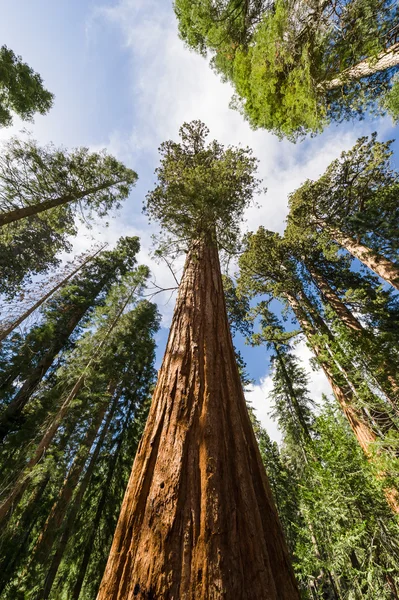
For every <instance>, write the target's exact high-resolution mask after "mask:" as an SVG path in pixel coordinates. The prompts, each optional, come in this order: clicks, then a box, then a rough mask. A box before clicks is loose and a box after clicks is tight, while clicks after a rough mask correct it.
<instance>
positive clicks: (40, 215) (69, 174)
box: [0, 137, 137, 294]
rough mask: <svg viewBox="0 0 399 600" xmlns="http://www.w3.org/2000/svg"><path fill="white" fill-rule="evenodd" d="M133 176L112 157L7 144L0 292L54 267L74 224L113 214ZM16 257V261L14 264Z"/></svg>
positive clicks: (0, 213) (0, 207)
mask: <svg viewBox="0 0 399 600" xmlns="http://www.w3.org/2000/svg"><path fill="white" fill-rule="evenodd" d="M136 180H137V175H136V173H135V172H134V171H132V170H131V169H128V168H127V167H125V166H124V165H123V164H122V163H120V162H119V161H117V160H116V159H115V158H114V157H113V156H110V155H108V154H106V152H105V151H103V152H89V150H88V149H87V148H78V149H76V150H74V151H72V152H69V151H67V150H65V149H64V148H56V147H54V146H53V145H51V144H50V145H48V146H44V147H42V146H39V145H38V143H37V142H36V141H34V140H32V139H27V140H23V139H19V138H15V137H14V138H11V140H9V141H7V142H5V143H3V146H2V151H1V154H0V248H1V249H2V250H1V259H0V273H1V276H2V277H1V279H2V283H1V287H0V291H1V292H3V293H7V294H12V293H14V292H15V289H18V286H19V285H20V284H21V283H22V282H24V280H26V278H27V277H29V276H30V275H32V274H35V273H42V272H44V271H46V270H47V269H48V268H49V267H50V266H52V265H54V264H57V257H56V254H57V252H59V251H60V250H68V249H69V246H70V243H69V241H68V236H71V235H76V232H77V218H83V219H84V220H85V221H90V220H91V219H92V218H93V217H94V216H95V215H97V216H100V217H104V216H106V215H107V214H108V213H109V212H110V211H111V210H112V209H116V208H119V207H120V206H121V202H122V201H123V200H125V199H126V198H127V196H128V195H129V192H130V190H131V189H132V187H133V185H134V184H135V182H136ZM15 256H17V259H16V258H15Z"/></svg>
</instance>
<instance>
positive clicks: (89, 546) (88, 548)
mask: <svg viewBox="0 0 399 600" xmlns="http://www.w3.org/2000/svg"><path fill="white" fill-rule="evenodd" d="M133 407H134V404H131V405H130V408H129V410H128V413H127V415H126V418H125V421H124V425H123V429H122V431H121V434H120V436H119V439H118V441H117V445H116V448H115V450H114V453H113V454H112V457H111V462H110V464H109V466H108V472H107V477H106V480H105V482H104V485H103V492H102V494H101V496H100V500H99V503H98V505H97V510H96V514H95V517H94V520H93V521H92V522H91V524H90V536H89V539H88V540H87V542H86V544H85V546H84V551H83V556H82V562H81V564H80V567H79V572H78V575H77V577H76V580H75V585H74V587H73V591H72V596H71V600H79V596H80V592H81V589H82V586H83V582H84V579H85V576H86V571H87V567H88V566H89V561H90V557H91V553H92V550H93V544H94V541H95V538H96V535H97V530H98V527H99V525H100V521H101V517H102V514H103V511H104V508H105V505H106V502H107V499H108V493H109V489H110V485H111V482H112V479H113V476H114V473H115V469H116V465H117V462H118V458H119V454H120V452H121V449H122V444H123V441H124V439H125V435H126V430H127V427H128V424H129V420H130V417H131V413H132V411H133Z"/></svg>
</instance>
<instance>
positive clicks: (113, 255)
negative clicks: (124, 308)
mask: <svg viewBox="0 0 399 600" xmlns="http://www.w3.org/2000/svg"><path fill="white" fill-rule="evenodd" d="M138 249H139V242H138V239H137V238H123V239H121V240H120V241H119V243H118V244H117V246H116V248H115V250H111V251H105V252H103V253H102V255H101V256H99V257H97V258H96V259H94V260H93V261H92V262H91V263H90V264H88V265H87V266H86V267H85V268H84V269H83V270H82V271H81V273H79V275H77V276H75V278H74V279H72V281H71V282H70V283H68V284H67V285H66V286H65V287H64V288H63V289H62V290H60V291H59V292H58V294H57V295H56V296H54V297H53V298H51V300H50V301H49V302H48V304H47V306H46V308H45V309H44V317H45V321H44V323H43V324H39V325H37V326H36V327H35V328H34V329H33V330H32V331H31V332H29V334H28V336H27V340H26V342H25V343H24V344H23V346H22V348H21V351H20V352H19V353H18V354H17V355H16V356H15V357H14V360H12V361H11V362H10V366H9V369H8V374H7V375H6V376H5V380H6V381H5V383H6V390H5V391H6V392H7V395H5V396H3V402H4V404H3V406H4V410H3V412H2V414H1V417H0V435H1V438H2V439H4V437H5V436H6V435H8V434H9V433H10V432H11V431H13V430H15V428H18V420H19V419H20V417H21V415H22V412H23V410H24V408H25V406H26V404H27V403H28V402H29V400H30V398H31V396H32V394H33V393H34V392H35V390H36V389H37V387H38V385H39V384H40V382H41V381H42V380H43V378H44V377H45V375H46V373H47V372H48V370H49V369H50V368H51V366H52V364H53V362H54V360H55V359H56V357H57V355H58V354H59V353H60V352H61V351H62V350H63V348H65V347H66V346H67V345H68V344H69V342H70V337H71V336H72V334H73V332H74V331H75V329H76V327H77V326H78V325H79V323H80V322H81V320H82V319H83V318H84V317H85V315H87V314H88V311H90V309H92V308H93V306H94V305H95V303H96V300H97V299H98V298H99V296H100V294H104V292H106V291H107V289H109V287H110V286H111V285H112V283H113V282H115V281H116V280H117V279H118V277H120V276H121V275H123V274H124V273H126V272H127V271H128V270H130V269H131V268H132V267H133V266H134V264H135V262H136V258H135V256H136V253H137V252H138ZM32 351H33V352H34V355H33V358H32V357H30V359H29V361H27V360H26V358H27V355H28V356H29V354H31V353H32ZM16 380H18V381H19V382H20V381H21V380H22V382H23V383H22V385H18V386H17V387H11V391H10V383H12V382H14V381H16Z"/></svg>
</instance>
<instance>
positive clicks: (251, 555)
mask: <svg viewBox="0 0 399 600" xmlns="http://www.w3.org/2000/svg"><path fill="white" fill-rule="evenodd" d="M128 598H129V599H130V598H132V599H133V598H137V599H138V600H139V599H144V598H146V599H149V598H153V599H155V598H156V599H157V600H211V599H212V600H216V599H221V598H226V599H228V600H236V599H238V598H240V600H254V599H256V600H277V599H278V600H291V599H295V600H299V593H298V590H297V587H296V583H295V580H294V576H293V571H292V568H291V565H290V561H289V557H288V552H287V548H286V545H285V542H284V539H283V534H282V530H281V526H280V523H279V520H278V517H277V513H276V510H275V507H274V503H273V500H272V494H271V490H270V487H269V484H268V481H267V477H266V474H265V471H264V467H263V465H262V461H261V457H260V454H259V450H258V447H257V443H256V440H255V436H254V433H253V431H252V427H251V424H250V420H249V416H248V412H247V408H246V404H245V399H244V395H243V391H242V387H241V382H240V377H239V373H238V369H237V366H236V363H235V357H234V350H233V345H232V340H231V335H230V331H229V327H228V322H227V314H226V308H225V303H224V296H223V288H222V280H221V274H220V266H219V259H218V254H217V250H216V248H215V247H212V246H206V245H205V244H197V245H195V247H193V248H192V250H191V252H190V253H189V255H188V257H187V260H186V265H185V271H184V275H183V278H182V282H181V284H180V289H179V294H178V298H177V303H176V307H175V312H174V317H173V321H172V325H171V329H170V334H169V340H168V345H167V348H166V352H165V356H164V360H163V364H162V367H161V369H160V372H159V378H158V383H157V386H156V389H155V392H154V395H153V401H152V406H151V411H150V415H149V418H148V422H147V425H146V428H145V432H144V435H143V439H142V441H141V443H140V446H139V449H138V453H137V455H136V459H135V461H134V465H133V470H132V474H131V477H130V481H129V484H128V487H127V491H126V495H125V498H124V501H123V505H122V510H121V514H120V517H119V522H118V525H117V529H116V533H115V537H114V541H113V544H112V548H111V552H110V556H109V559H108V564H107V567H106V570H105V574H104V577H103V581H102V584H101V587H100V591H99V594H98V600H122V599H123V600H127V599H128Z"/></svg>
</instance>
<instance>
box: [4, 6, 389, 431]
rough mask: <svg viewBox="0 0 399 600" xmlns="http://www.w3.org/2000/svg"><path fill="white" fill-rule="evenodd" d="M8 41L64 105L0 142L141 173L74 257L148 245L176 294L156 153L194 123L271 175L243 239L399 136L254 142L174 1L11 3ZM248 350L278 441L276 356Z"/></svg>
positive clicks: (320, 380)
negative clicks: (357, 153) (328, 176)
mask: <svg viewBox="0 0 399 600" xmlns="http://www.w3.org/2000/svg"><path fill="white" fill-rule="evenodd" d="M0 40H1V44H6V45H8V46H9V47H10V48H12V49H13V50H14V52H15V53H16V54H20V55H22V57H23V59H24V60H25V61H26V62H28V63H29V64H30V65H31V66H32V67H33V68H34V69H35V70H36V71H38V72H39V73H40V74H41V76H42V77H43V79H44V81H45V84H46V86H47V87H48V89H49V90H51V91H52V92H53V93H54V94H55V96H56V98H55V104H54V108H53V109H52V110H51V112H50V113H49V114H48V115H47V116H45V117H37V118H36V119H35V123H34V124H33V125H31V124H22V123H21V122H18V121H17V120H16V121H15V125H14V127H13V128H11V129H7V130H4V129H3V130H0V138H3V139H4V138H7V137H9V136H10V135H13V134H15V133H18V132H19V131H20V130H21V129H22V128H24V127H25V128H27V129H29V130H30V131H32V132H33V135H34V137H35V138H36V139H37V140H39V141H40V142H42V143H47V142H50V141H52V142H54V143H55V144H56V145H64V146H67V147H76V146H88V147H90V148H92V149H100V148H107V150H108V151H109V152H110V153H113V154H115V155H116V156H117V157H118V158H119V159H120V160H123V161H124V162H125V163H126V164H127V165H129V166H131V167H132V168H134V169H135V170H136V171H137V172H138V174H139V182H138V185H137V186H136V188H135V190H134V192H133V194H132V195H131V197H130V198H129V200H128V201H127V202H126V204H125V206H124V208H123V209H122V210H121V211H120V212H119V213H118V214H117V215H116V216H115V218H113V219H112V220H111V221H110V225H109V227H108V228H104V227H103V226H102V225H101V224H99V225H98V226H96V227H94V228H93V229H92V230H91V231H90V232H89V231H87V230H85V229H83V228H82V229H81V230H80V232H79V236H78V238H77V239H76V240H75V250H76V251H81V250H83V249H86V248H88V247H89V246H90V244H92V243H93V239H94V240H103V239H106V240H108V241H109V242H110V243H114V242H115V241H116V239H117V238H118V237H119V236H121V235H139V236H140V238H141V240H142V250H141V254H140V259H141V260H142V261H143V262H145V263H146V264H149V265H150V266H151V268H152V270H153V273H154V278H155V280H156V282H157V284H159V285H161V286H165V287H168V286H170V285H173V280H172V281H171V278H170V275H169V273H168V272H167V269H165V267H164V266H162V265H157V264H156V263H154V261H153V260H152V259H151V256H150V255H151V234H152V233H155V232H156V228H155V227H149V225H148V224H147V219H146V217H145V216H144V215H142V213H141V207H142V200H143V198H144V196H145V194H146V192H147V191H148V190H149V189H151V188H152V186H153V184H154V181H155V177H154V174H153V173H154V169H155V167H156V166H157V161H158V157H157V148H158V146H159V144H160V143H161V142H162V141H164V140H165V139H171V138H172V139H177V134H178V129H179V127H180V125H181V124H182V123H183V121H188V120H191V119H201V120H203V121H204V122H205V123H206V124H207V125H208V127H209V128H210V132H211V133H210V135H211V137H212V138H217V139H218V140H219V141H220V142H222V143H224V144H226V145H227V144H233V145H238V144H242V145H244V146H246V145H248V146H250V147H252V148H253V150H254V153H255V155H256V156H257V157H258V158H259V160H260V176H261V177H262V178H263V179H264V184H265V185H266V187H267V188H268V191H267V193H266V195H263V196H261V197H260V198H257V202H258V203H259V204H260V208H256V207H255V206H253V207H251V208H250V209H249V210H248V211H247V214H246V223H244V224H243V230H254V229H256V228H257V227H258V226H259V225H260V224H263V225H264V226H265V227H267V228H269V229H273V230H276V231H280V232H282V231H283V229H284V218H285V216H286V214H287V196H288V194H289V193H290V192H292V191H293V190H295V189H296V188H297V187H298V186H299V185H300V184H301V183H302V182H303V181H304V180H305V179H307V178H312V179H315V178H317V177H318V176H319V175H321V173H322V172H323V171H324V169H325V168H326V167H327V165H328V164H329V163H330V162H331V160H333V159H334V158H336V157H337V156H338V155H339V153H340V152H341V151H342V150H345V149H348V148H350V147H351V146H352V145H353V143H354V142H355V141H356V139H357V138H358V137H359V136H360V135H364V134H367V133H370V132H371V131H374V130H377V131H378V132H379V134H380V138H382V139H387V138H392V137H395V136H396V137H397V131H396V130H395V129H396V128H395V129H394V128H393V127H392V125H391V123H390V121H389V120H388V119H380V120H378V121H373V122H370V121H369V120H366V121H363V122H356V123H349V124H343V125H339V126H335V125H334V126H331V127H330V128H329V129H328V130H327V131H326V132H325V133H324V134H323V135H321V136H319V137H317V138H314V139H310V140H306V141H305V142H302V143H300V144H296V145H295V144H291V143H290V142H287V141H283V142H281V141H279V140H278V139H277V138H276V137H275V136H273V135H271V134H269V133H267V132H265V131H256V132H254V131H252V130H251V129H250V127H249V125H248V124H247V123H246V122H245V121H244V120H243V119H242V117H241V116H240V115H239V114H238V113H236V112H234V111H232V110H230V109H229V108H228V103H229V99H230V97H231V94H232V91H231V88H230V87H229V85H227V84H222V83H221V82H220V81H219V79H218V77H217V76H216V75H215V74H214V73H213V72H212V71H211V70H210V69H209V67H208V65H207V62H206V60H205V59H204V58H202V57H200V56H197V55H195V54H193V53H191V52H190V51H189V50H187V49H186V48H185V47H184V45H183V43H182V42H181V41H180V40H179V39H178V36H177V24H176V20H175V17H174V13H173V9H172V4H171V0H115V1H106V0H104V1H103V2H97V1H95V0H68V1H67V2H62V1H54V0H34V1H32V0H19V1H18V3H16V2H13V3H11V2H9V3H3V6H2V19H1V21H0ZM395 146H397V145H396V144H395ZM395 162H397V160H395ZM168 299H169V295H161V294H160V295H158V296H157V297H156V298H155V300H157V302H158V304H159V309H160V311H161V312H162V315H163V325H164V327H163V329H162V331H161V333H160V335H159V339H158V342H159V344H158V345H159V350H158V362H159V360H160V359H161V357H162V353H163V350H164V346H165V343H166V337H167V331H168V330H167V326H168V323H169V322H170V318H171V314H172V311H173V305H174V298H171V299H170V301H169V302H168ZM239 345H240V349H241V351H242V353H243V356H244V359H245V360H246V362H247V364H248V370H249V373H250V375H251V376H252V377H253V378H254V379H255V380H256V385H255V386H254V387H253V391H252V392H251V393H250V394H249V399H250V400H251V401H252V403H253V405H254V407H255V409H256V411H257V414H258V416H259V418H260V419H261V421H262V423H263V424H264V425H265V426H266V427H267V429H268V431H269V433H270V434H271V435H272V437H273V438H275V439H278V433H277V431H276V427H275V425H274V424H273V423H271V422H270V419H269V418H268V412H269V410H270V406H269V403H268V400H267V393H268V391H269V390H270V387H271V382H270V377H269V376H268V363H267V357H266V351H265V349H264V348H258V349H252V348H248V347H244V346H243V345H242V344H241V343H240V344H239ZM297 353H298V355H299V356H300V357H301V358H302V359H303V360H304V361H305V364H306V365H308V361H309V358H310V352H309V351H308V349H307V348H306V346H305V345H304V344H300V345H299V346H298V348H297ZM311 390H312V392H313V394H314V396H315V398H316V399H317V397H319V396H320V395H321V393H322V392H328V393H329V392H330V390H329V388H328V385H327V383H326V381H325V379H324V376H323V375H322V374H321V373H320V372H316V373H314V372H313V373H312V383H311Z"/></svg>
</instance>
